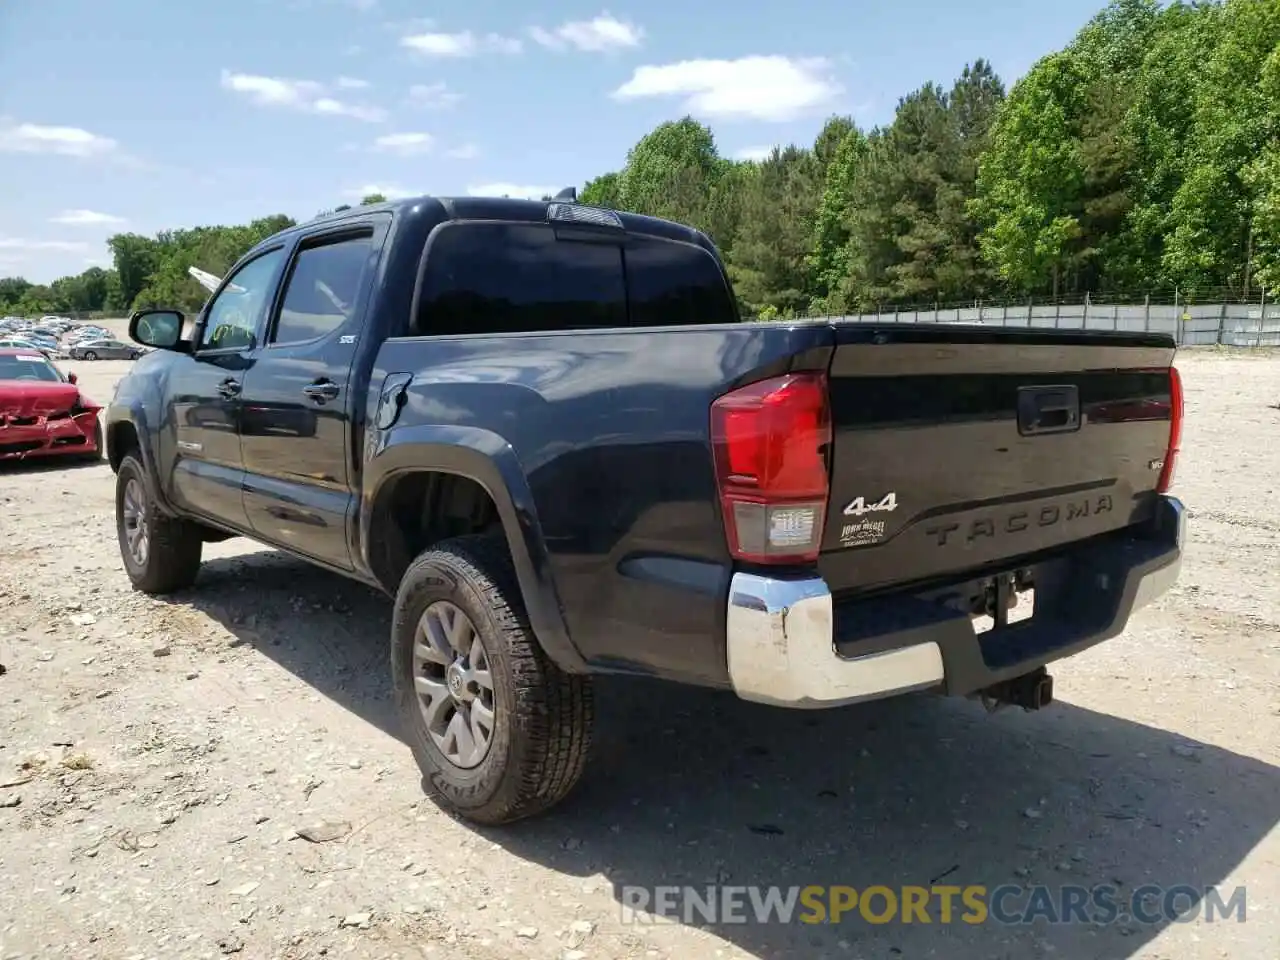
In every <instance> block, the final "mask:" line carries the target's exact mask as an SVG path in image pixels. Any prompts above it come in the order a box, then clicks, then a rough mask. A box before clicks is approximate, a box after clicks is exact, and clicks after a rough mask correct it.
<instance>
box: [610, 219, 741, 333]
mask: <svg viewBox="0 0 1280 960" xmlns="http://www.w3.org/2000/svg"><path fill="white" fill-rule="evenodd" d="M626 259H627V292H628V294H629V295H630V297H631V323H632V324H633V325H634V326H637V327H667V326H681V325H684V324H696V323H737V322H738V321H739V320H740V317H739V316H738V311H737V307H736V306H735V304H734V302H733V296H732V294H730V292H729V288H728V285H727V284H726V283H725V280H724V275H723V274H721V272H720V268H719V267H718V266H717V265H716V261H715V259H714V258H713V257H712V256H711V254H709V253H707V251H706V250H703V249H702V248H701V247H698V246H695V245H694V244H692V243H680V242H678V241H674V240H658V239H649V238H637V239H635V240H632V241H631V242H630V243H628V244H627V248H626Z"/></svg>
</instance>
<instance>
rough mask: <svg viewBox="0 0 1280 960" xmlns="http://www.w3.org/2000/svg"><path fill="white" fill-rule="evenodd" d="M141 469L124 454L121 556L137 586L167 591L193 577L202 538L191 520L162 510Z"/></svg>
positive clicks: (119, 498) (119, 486)
mask: <svg viewBox="0 0 1280 960" xmlns="http://www.w3.org/2000/svg"><path fill="white" fill-rule="evenodd" d="M143 470H144V468H143V466H142V464H141V463H140V462H139V461H138V459H137V458H136V457H134V456H133V455H132V454H128V455H126V456H125V458H124V459H123V460H121V461H120V469H119V470H118V471H117V472H116V535H117V538H118V539H119V541H120V557H121V559H123V560H124V571H125V573H126V574H128V575H129V580H130V582H131V583H132V584H133V587H134V589H135V590H141V591H142V592H143V593H153V594H157V593H170V592H172V591H174V590H181V589H183V588H184V587H189V586H191V584H192V583H193V582H194V581H195V579H196V574H197V573H198V572H199V570H200V554H201V551H202V550H203V549H204V542H203V540H202V539H201V537H200V531H199V529H198V528H197V527H196V526H195V525H194V524H192V523H189V522H188V521H186V520H180V519H177V518H174V517H168V516H165V515H164V514H163V513H161V512H160V510H159V508H158V506H157V504H156V502H155V499H154V498H153V497H152V496H151V492H150V488H149V487H148V486H147V478H146V474H145V473H144V472H143Z"/></svg>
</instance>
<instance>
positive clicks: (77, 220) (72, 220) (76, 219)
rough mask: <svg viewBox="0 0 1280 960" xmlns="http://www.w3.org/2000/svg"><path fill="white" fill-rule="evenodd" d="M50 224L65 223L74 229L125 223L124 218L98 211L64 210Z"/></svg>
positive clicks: (51, 219) (50, 220)
mask: <svg viewBox="0 0 1280 960" xmlns="http://www.w3.org/2000/svg"><path fill="white" fill-rule="evenodd" d="M49 222H50V223H64V224H68V225H69V226H73V227H97V226H117V225H119V224H122V223H124V222H125V219H124V217H117V216H113V215H112V214H110V213H99V212H98V211H97V210H63V211H62V212H61V213H60V214H58V215H57V216H56V217H50V218H49Z"/></svg>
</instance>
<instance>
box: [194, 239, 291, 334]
mask: <svg viewBox="0 0 1280 960" xmlns="http://www.w3.org/2000/svg"><path fill="white" fill-rule="evenodd" d="M283 256H284V250H283V248H278V249H275V250H272V251H271V252H269V253H264V254H263V255H262V256H260V257H257V258H255V259H253V260H250V261H249V262H248V263H246V264H245V265H244V266H243V267H241V268H240V269H239V270H238V271H236V273H235V274H233V275H232V277H231V281H230V282H229V283H227V284H226V285H225V286H224V287H223V288H222V292H221V293H219V294H218V295H217V296H216V297H215V298H214V300H213V302H212V303H211V304H209V309H208V311H207V312H206V313H205V323H204V332H203V334H202V335H201V338H200V346H201V347H202V348H204V349H208V350H225V349H229V348H236V349H241V350H243V349H245V348H246V347H248V346H249V344H250V343H252V340H253V335H254V334H255V333H257V331H258V322H259V321H260V320H261V319H262V313H263V310H265V309H266V307H267V304H268V303H270V302H271V294H272V292H273V291H274V290H275V285H274V284H273V283H272V281H273V280H274V279H275V276H276V271H277V270H278V269H279V267H280V258H281V257H283Z"/></svg>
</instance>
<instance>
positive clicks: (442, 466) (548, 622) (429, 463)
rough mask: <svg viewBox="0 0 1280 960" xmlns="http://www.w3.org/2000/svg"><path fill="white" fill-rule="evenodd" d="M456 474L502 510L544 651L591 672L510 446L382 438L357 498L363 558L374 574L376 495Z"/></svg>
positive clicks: (456, 434)
mask: <svg viewBox="0 0 1280 960" xmlns="http://www.w3.org/2000/svg"><path fill="white" fill-rule="evenodd" d="M419 471H438V472H440V473H451V474H456V475H458V476H461V477H466V478H467V479H469V480H474V481H475V482H476V483H478V484H480V486H481V487H483V488H484V489H485V491H486V492H487V493H488V494H489V496H490V498H491V499H492V500H493V502H494V504H495V505H496V506H497V508H498V516H499V518H500V520H501V521H502V529H503V532H504V533H505V534H506V538H507V546H508V547H509V549H510V550H511V559H512V561H513V563H514V565H515V570H516V578H517V579H518V581H519V584H520V592H521V594H522V595H523V598H524V604H525V610H526V612H527V613H528V615H529V623H530V625H531V626H532V627H533V631H534V634H535V635H536V636H537V638H538V641H539V643H541V644H542V649H543V651H544V652H545V653H546V654H547V656H548V657H550V658H551V659H552V660H553V661H554V662H555V664H556V665H557V666H558V667H559V668H560V669H562V670H564V671H565V672H567V673H585V672H587V666H586V661H585V660H583V658H582V655H581V654H580V653H579V652H578V649H577V647H575V646H574V644H573V642H572V640H571V639H570V637H569V630H568V627H567V626H566V624H565V620H564V614H563V613H562V611H561V607H560V598H559V595H558V593H557V591H556V587H555V577H554V575H553V573H552V570H551V560H550V556H549V554H548V553H547V548H546V544H545V542H544V541H543V538H542V527H541V526H540V524H539V523H538V514H537V509H536V507H535V505H534V500H533V493H532V491H531V490H530V489H529V483H528V480H527V479H526V478H525V474H524V469H523V467H522V466H521V465H520V460H519V458H518V457H517V456H516V452H515V450H514V449H512V447H511V445H510V444H509V443H507V441H506V440H504V439H502V437H500V436H498V435H497V434H496V433H493V432H492V431H489V430H483V429H480V428H478V427H458V426H444V425H428V426H416V427H412V426H406V427H400V428H397V429H394V430H392V431H391V432H390V433H389V434H387V435H385V436H384V437H382V438H379V442H378V445H377V447H376V448H375V449H374V450H373V451H372V455H371V456H370V457H369V458H368V460H367V461H366V462H365V466H364V477H363V482H362V484H361V486H362V491H361V498H360V555H361V562H362V564H363V566H364V567H365V569H367V570H372V565H371V563H370V560H371V558H370V554H369V544H370V539H369V538H370V533H371V529H372V523H373V507H374V504H375V503H376V502H377V498H378V493H379V492H380V491H381V489H382V488H383V485H384V484H386V483H387V482H388V481H389V480H392V479H393V478H395V477H396V476H397V475H399V474H403V473H413V472H419Z"/></svg>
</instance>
